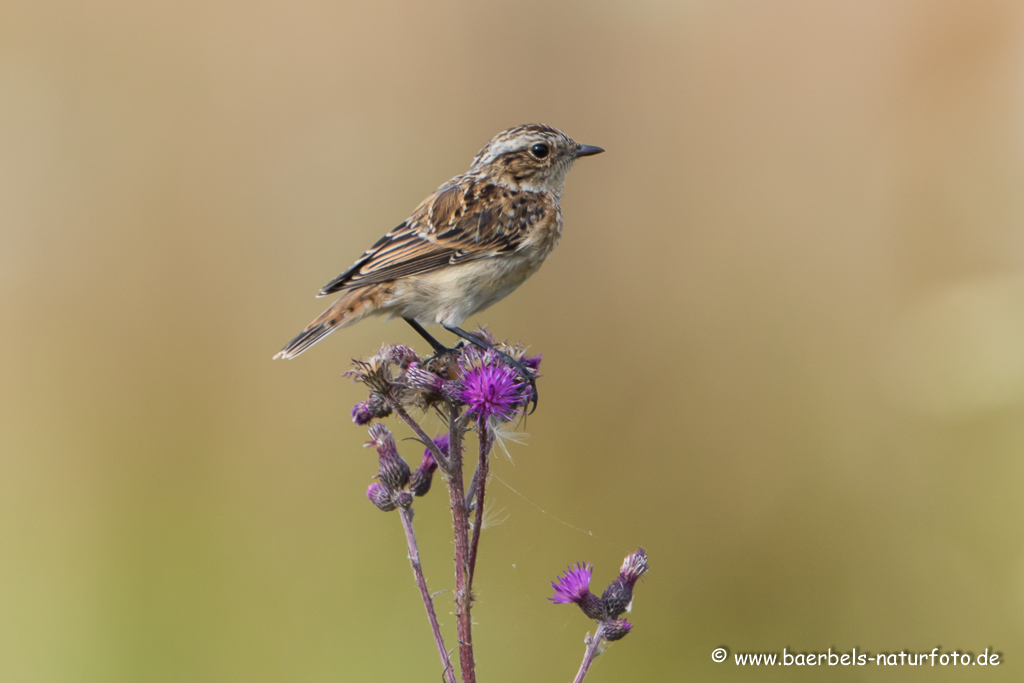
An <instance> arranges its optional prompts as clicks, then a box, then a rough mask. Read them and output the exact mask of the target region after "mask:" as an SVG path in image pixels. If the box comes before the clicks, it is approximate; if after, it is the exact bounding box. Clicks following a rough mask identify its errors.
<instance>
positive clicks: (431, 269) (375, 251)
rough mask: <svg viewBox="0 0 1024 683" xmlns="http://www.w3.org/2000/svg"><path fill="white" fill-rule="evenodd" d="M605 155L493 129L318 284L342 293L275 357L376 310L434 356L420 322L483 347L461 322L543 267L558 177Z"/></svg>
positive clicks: (542, 136)
mask: <svg viewBox="0 0 1024 683" xmlns="http://www.w3.org/2000/svg"><path fill="white" fill-rule="evenodd" d="M603 151H604V150H603V149H601V148H600V147H594V146H591V145H581V144H579V143H577V142H575V141H573V140H572V139H571V138H570V137H569V136H567V135H566V134H565V133H562V132H561V131H558V130H555V129H554V128H552V127H550V126H545V125H542V124H529V125H524V126H517V127H516V128H511V129H509V130H506V131H504V132H503V133H498V134H497V135H496V136H494V138H492V139H491V141H490V142H488V143H487V145H486V146H484V148H483V149H482V150H480V152H479V154H477V155H476V158H475V159H473V164H472V166H470V167H469V171H467V172H466V173H464V174H462V175H459V176H456V177H454V178H452V179H451V180H449V181H448V182H447V183H445V184H444V185H442V186H441V187H439V188H438V189H437V191H436V192H434V193H433V194H432V195H430V196H429V197H427V198H426V199H424V200H423V201H422V202H421V203H420V205H419V206H418V207H416V210H415V211H413V212H412V215H411V216H410V217H409V218H407V219H406V220H405V221H403V222H402V223H401V224H400V225H399V226H398V227H396V228H395V229H393V230H391V231H390V232H389V233H388V234H386V235H384V237H382V238H381V239H379V240H378V241H377V243H376V244H374V245H373V246H372V247H371V248H370V249H369V251H367V252H366V253H364V254H363V255H362V257H361V258H360V259H359V260H358V261H356V262H355V264H354V265H353V266H352V267H351V268H349V269H348V270H346V271H345V272H344V273H342V274H341V275H339V276H338V277H336V278H334V279H333V280H331V281H330V282H328V283H327V284H326V285H324V287H323V289H321V290H320V294H319V296H327V295H329V294H335V293H337V292H341V297H340V298H339V299H338V300H337V301H335V302H334V303H333V304H332V305H331V307H330V308H328V309H327V310H326V311H324V312H323V313H321V314H320V315H319V316H318V317H317V318H316V320H314V321H313V322H311V323H310V324H309V326H308V327H306V329H305V330H303V331H302V333H301V334H299V335H298V336H297V337H295V339H293V340H291V341H290V342H289V343H288V345H287V346H285V347H284V349H282V350H281V352H280V353H278V354H277V355H276V356H274V358H294V357H296V356H298V355H299V354H300V353H302V352H303V351H305V350H306V349H308V348H309V347H310V346H312V345H313V344H315V343H317V342H318V341H320V340H321V339H323V338H324V337H326V336H327V335H328V334H330V333H331V332H333V331H334V330H336V329H338V328H339V327H346V326H348V325H351V324H353V323H355V322H358V321H359V320H362V319H363V318H365V317H367V316H369V315H373V314H387V315H388V316H389V317H390V316H400V317H402V318H404V319H405V320H406V322H408V323H409V324H410V325H412V326H413V328H414V329H415V330H416V331H417V332H418V333H419V334H421V335H422V336H423V337H424V338H425V339H426V340H427V341H428V342H430V344H431V346H432V347H433V348H434V350H435V351H437V352H443V351H446V350H447V349H446V348H445V347H444V346H443V345H441V344H440V342H438V341H437V340H436V339H434V338H433V337H432V336H431V335H430V334H429V333H428V332H427V331H426V330H425V329H424V328H423V326H424V325H427V324H430V323H439V324H440V325H441V326H442V327H444V328H445V329H447V330H448V331H450V332H452V333H453V334H456V335H458V336H460V337H462V338H463V339H466V340H467V341H469V342H471V343H473V344H476V345H477V346H484V343H483V342H482V341H481V340H480V339H479V338H477V337H475V336H473V335H470V334H469V333H467V332H466V331H464V330H462V329H460V327H459V325H461V324H462V322H463V321H464V320H465V319H466V318H468V317H469V316H471V315H473V314H474V313H477V312H479V311H482V310H484V309H485V308H487V307H488V306H490V305H492V304H494V303H495V302H497V301H500V300H501V299H503V298H505V297H506V296H508V295H509V294H510V293H511V292H512V291H513V290H514V289H515V288H516V287H518V286H519V285H521V284H522V283H523V282H524V281H525V280H526V279H527V278H528V277H530V276H531V275H533V274H534V273H535V272H536V271H537V269H538V268H540V265H541V263H543V262H544V259H545V258H547V255H548V254H549V253H551V250H552V249H553V248H554V246H555V244H557V243H558V238H559V237H560V236H561V234H562V210H561V207H560V201H561V198H562V187H563V185H564V183H565V174H566V173H567V172H568V171H569V169H570V168H571V167H572V165H573V163H574V162H575V161H576V160H577V159H579V158H580V157H585V156H590V155H592V154H600V153H601V152H603ZM516 365H518V364H516ZM520 370H521V372H524V373H526V374H525V375H524V376H525V377H526V378H528V379H530V383H531V384H532V383H533V382H532V376H531V375H530V374H529V373H528V372H526V371H525V370H523V369H520Z"/></svg>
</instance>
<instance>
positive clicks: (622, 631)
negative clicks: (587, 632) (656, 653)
mask: <svg viewBox="0 0 1024 683" xmlns="http://www.w3.org/2000/svg"><path fill="white" fill-rule="evenodd" d="M632 628H633V625H632V624H631V623H629V622H628V621H626V620H625V619H608V620H607V621H603V622H601V627H600V628H599V629H598V632H597V635H598V636H600V637H602V638H604V639H605V640H607V641H616V640H622V639H623V638H625V637H626V635H627V634H628V633H629V631H630V629H632Z"/></svg>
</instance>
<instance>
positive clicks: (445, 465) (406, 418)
mask: <svg viewBox="0 0 1024 683" xmlns="http://www.w3.org/2000/svg"><path fill="white" fill-rule="evenodd" d="M391 409H392V410H393V411H395V414H396V415H398V417H399V418H401V420H402V422H404V423H405V424H407V425H409V426H410V427H412V431H414V432H416V436H418V437H419V438H420V441H422V442H423V445H424V446H426V447H427V448H428V449H430V453H431V455H433V456H434V460H436V461H437V466H438V467H440V468H441V471H442V472H444V473H446V474H450V471H451V464H450V463H449V461H448V458H446V457H445V456H444V453H442V452H441V449H440V448H438V447H437V444H436V443H434V440H433V439H431V438H430V437H429V436H427V433H426V432H425V431H423V427H420V425H419V423H418V422H416V420H414V419H412V417H411V416H410V415H409V413H407V412H406V410H405V408H403V407H402V406H401V405H399V404H398V402H393V403H391Z"/></svg>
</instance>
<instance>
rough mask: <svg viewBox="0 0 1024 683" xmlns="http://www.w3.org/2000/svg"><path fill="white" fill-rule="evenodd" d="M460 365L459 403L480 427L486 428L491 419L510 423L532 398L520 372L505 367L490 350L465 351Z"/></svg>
mask: <svg viewBox="0 0 1024 683" xmlns="http://www.w3.org/2000/svg"><path fill="white" fill-rule="evenodd" d="M459 365H460V367H461V368H462V390H461V391H460V392H459V399H460V400H461V401H462V402H463V403H465V404H466V412H467V413H468V414H469V415H472V416H473V417H475V418H476V420H477V423H478V424H487V423H488V422H490V421H491V420H492V419H499V420H503V421H505V422H510V421H511V420H512V419H513V417H515V414H516V413H517V412H518V411H520V410H522V408H523V406H524V405H525V404H526V402H527V400H528V399H529V398H530V393H531V392H530V388H529V386H528V385H526V384H524V383H523V382H522V380H521V379H520V377H519V372H518V371H517V370H516V369H515V368H513V367H511V366H509V365H506V364H505V363H503V362H502V360H501V357H500V356H499V355H498V354H496V353H494V352H493V351H491V350H486V351H483V352H476V350H475V349H466V350H465V351H463V354H462V357H461V358H460V359H459Z"/></svg>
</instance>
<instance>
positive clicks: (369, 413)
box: [352, 394, 391, 425]
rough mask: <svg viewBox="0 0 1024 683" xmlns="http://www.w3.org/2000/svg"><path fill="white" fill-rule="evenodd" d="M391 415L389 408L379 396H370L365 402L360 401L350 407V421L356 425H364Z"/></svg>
mask: <svg viewBox="0 0 1024 683" xmlns="http://www.w3.org/2000/svg"><path fill="white" fill-rule="evenodd" d="M390 414H391V406H389V405H388V404H387V403H385V402H384V399H383V398H381V397H380V395H379V394H370V398H369V399H368V400H366V401H360V402H359V403H357V404H355V405H354V406H352V421H353V422H355V423H356V424H357V425H365V424H369V423H370V422H372V421H373V420H374V419H379V418H382V417H387V416H388V415H390Z"/></svg>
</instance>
